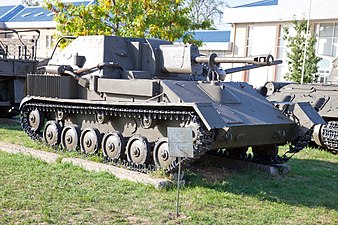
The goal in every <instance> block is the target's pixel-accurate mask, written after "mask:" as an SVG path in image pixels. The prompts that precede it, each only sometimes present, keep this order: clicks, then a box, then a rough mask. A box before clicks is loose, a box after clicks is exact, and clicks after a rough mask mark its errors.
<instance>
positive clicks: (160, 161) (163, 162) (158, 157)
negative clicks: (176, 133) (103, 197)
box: [154, 138, 176, 168]
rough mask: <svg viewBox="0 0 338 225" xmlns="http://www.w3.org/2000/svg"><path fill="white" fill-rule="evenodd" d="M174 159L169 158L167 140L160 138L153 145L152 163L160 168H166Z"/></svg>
mask: <svg viewBox="0 0 338 225" xmlns="http://www.w3.org/2000/svg"><path fill="white" fill-rule="evenodd" d="M175 160H176V157H170V156H169V147H168V138H161V139H159V140H158V141H157V142H156V143H155V147H154V162H155V165H156V166H158V167H161V168H168V167H169V166H170V165H171V163H172V162H174V161H175Z"/></svg>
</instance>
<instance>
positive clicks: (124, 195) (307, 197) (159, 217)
mask: <svg viewBox="0 0 338 225" xmlns="http://www.w3.org/2000/svg"><path fill="white" fill-rule="evenodd" d="M0 141H7V142H11V143H16V144H22V145H24V146H29V147H34V148H36V147H38V148H40V149H43V150H47V151H52V150H51V149H49V148H46V147H41V145H40V144H39V143H34V142H32V141H30V140H29V139H28V138H27V137H26V135H25V134H24V133H23V132H22V131H20V130H19V129H18V127H17V126H14V127H13V126H8V127H3V128H0ZM64 154H70V153H64ZM73 154H74V153H73ZM94 159H95V158H94ZM288 164H289V165H290V166H291V168H292V170H291V172H290V173H289V174H287V175H283V176H277V177H272V176H270V175H267V174H264V173H260V172H258V171H255V170H242V171H233V170H227V169H225V170H219V174H218V176H217V179H216V181H215V182H211V181H210V180H214V179H210V177H208V178H204V176H202V175H203V174H202V175H201V174H200V173H198V172H196V170H188V171H187V172H186V186H185V187H184V188H182V189H181V192H180V193H181V216H180V217H179V218H178V219H176V218H175V216H174V215H175V210H176V209H175V198H176V190H175V189H174V188H173V189H168V190H156V189H155V188H153V187H151V186H145V185H141V184H136V183H132V182H127V181H120V180H117V179H116V178H114V177H113V176H112V175H110V174H108V173H94V172H88V171H85V170H83V169H81V168H78V167H75V166H72V165H70V164H64V163H57V164H51V165H49V164H46V163H44V162H42V161H40V160H36V159H33V158H31V157H28V156H24V155H10V154H7V153H4V152H1V151H0V224H338V204H337V202H338V195H337V193H338V182H337V181H338V156H337V155H331V154H330V153H327V152H324V151H319V150H316V149H305V150H303V151H302V152H300V153H299V154H297V155H296V156H295V157H294V158H293V159H291V160H290V161H289V162H288Z"/></svg>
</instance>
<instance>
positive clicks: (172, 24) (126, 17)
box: [43, 0, 211, 42]
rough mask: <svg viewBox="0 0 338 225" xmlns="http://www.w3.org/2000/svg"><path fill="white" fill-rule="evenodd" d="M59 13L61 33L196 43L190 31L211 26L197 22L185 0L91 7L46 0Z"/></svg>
mask: <svg viewBox="0 0 338 225" xmlns="http://www.w3.org/2000/svg"><path fill="white" fill-rule="evenodd" d="M43 5H44V7H45V8H47V9H48V10H51V11H53V12H54V13H55V16H54V18H55V21H56V22H57V27H56V29H57V30H58V31H59V32H60V33H61V35H75V36H79V35H96V34H99V35H111V34H114V35H117V36H130V37H156V38H161V39H166V40H169V41H174V40H177V39H178V38H182V39H183V41H184V42H192V41H193V39H192V35H191V33H188V32H187V31H189V30H195V29H205V28H207V27H210V25H211V24H210V21H208V20H206V21H200V22H199V23H193V22H192V21H191V20H190V18H189V13H190V8H189V7H185V6H184V5H185V1H184V0H97V2H96V4H92V5H89V6H84V5H80V6H79V5H77V6H76V5H74V4H72V3H63V2H61V1H60V0H44V3H43Z"/></svg>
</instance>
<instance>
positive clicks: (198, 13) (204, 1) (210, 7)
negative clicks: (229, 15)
mask: <svg viewBox="0 0 338 225" xmlns="http://www.w3.org/2000/svg"><path fill="white" fill-rule="evenodd" d="M226 5H227V3H225V2H224V1H220V0H190V9H191V11H190V19H191V20H192V22H193V23H196V24H199V23H202V22H203V21H208V22H209V23H211V24H212V25H213V23H214V22H213V21H214V17H215V16H217V14H219V15H221V14H223V11H222V10H221V9H222V8H223V7H224V6H226Z"/></svg>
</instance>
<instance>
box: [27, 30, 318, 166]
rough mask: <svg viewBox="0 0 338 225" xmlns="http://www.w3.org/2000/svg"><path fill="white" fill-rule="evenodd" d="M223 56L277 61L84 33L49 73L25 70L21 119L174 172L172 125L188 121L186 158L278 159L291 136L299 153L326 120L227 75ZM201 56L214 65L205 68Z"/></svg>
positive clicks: (38, 134)
mask: <svg viewBox="0 0 338 225" xmlns="http://www.w3.org/2000/svg"><path fill="white" fill-rule="evenodd" d="M221 62H225V63H249V64H254V65H255V67H259V66H268V65H271V64H274V62H275V61H273V57H272V56H271V55H266V56H257V57H245V58H222V57H217V56H216V55H215V54H212V55H211V56H210V57H205V56H202V55H201V54H200V53H199V50H198V48H197V47H196V46H195V45H173V44H172V43H171V42H168V41H163V40H159V39H143V38H122V37H116V36H83V37H78V38H76V39H75V40H74V41H72V42H71V43H70V44H69V45H68V46H67V47H66V48H65V49H63V50H62V51H61V52H60V53H58V54H57V55H54V56H53V57H52V59H51V60H50V61H49V64H48V66H46V73H45V74H30V75H28V96H27V97H26V98H25V99H24V100H23V101H22V103H21V113H22V127H23V129H24V131H25V132H26V133H27V134H28V135H29V136H30V137H31V138H33V139H43V140H44V142H45V143H46V144H47V145H50V146H60V145H61V146H62V148H64V149H68V150H80V151H81V152H84V153H86V154H93V153H97V152H100V151H101V149H102V153H103V156H104V157H105V158H106V159H108V160H111V161H113V162H116V163H117V162H124V163H126V165H128V166H130V167H132V168H138V169H141V170H143V169H145V170H147V168H154V167H155V166H156V168H161V167H162V168H164V167H165V168H167V169H168V170H172V169H174V168H175V167H176V165H177V160H176V158H173V157H170V155H169V152H168V139H167V128H168V127H191V128H192V132H193V141H194V158H192V159H184V161H183V162H185V163H186V164H188V163H190V162H193V161H195V160H196V159H202V158H203V155H204V154H206V153H207V152H217V151H218V150H220V149H221V150H222V151H223V152H224V150H226V152H227V154H228V155H230V156H235V157H241V156H243V155H244V154H245V152H246V151H247V150H248V148H249V147H251V148H252V151H253V153H254V159H256V160H257V161H265V162H266V161H269V163H276V162H283V159H285V158H278V157H276V156H277V151H278V146H280V145H285V144H286V143H289V144H290V146H291V147H290V151H291V152H297V151H299V150H300V149H302V148H303V147H304V146H305V145H306V144H307V140H309V139H310V138H309V136H310V135H311V129H312V128H313V126H315V124H321V123H324V121H323V120H322V119H321V117H320V116H319V115H318V114H317V113H316V112H315V110H313V108H312V107H311V106H310V105H309V104H307V103H301V104H291V105H288V106H289V107H288V109H287V110H285V113H286V114H287V115H285V114H283V113H282V112H281V111H280V110H278V109H277V108H276V107H274V106H273V105H272V104H271V103H270V102H269V101H267V100H266V99H265V98H264V97H263V96H261V95H260V94H259V93H258V92H257V91H256V90H254V89H253V88H252V86H250V85H249V84H247V83H244V82H223V81H222V79H223V78H224V77H223V75H222V74H219V73H218V72H217V65H218V63H221ZM202 63H207V64H208V67H209V68H210V71H209V72H208V74H207V75H206V76H202V75H201V73H202ZM236 71H238V70H236ZM294 120H296V122H295V121H294ZM299 121H306V122H305V123H299ZM278 159H279V160H278Z"/></svg>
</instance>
